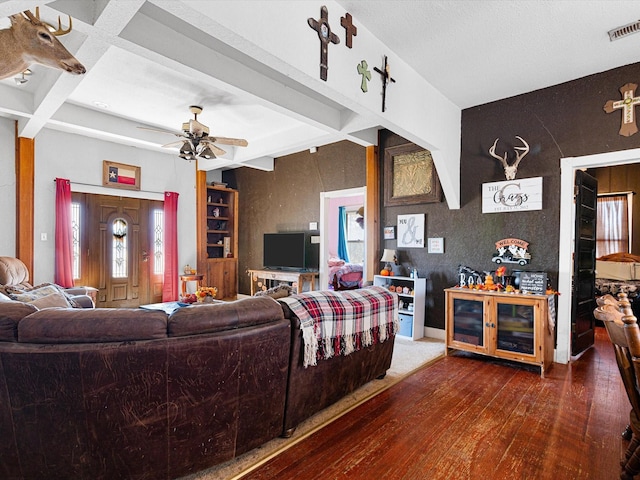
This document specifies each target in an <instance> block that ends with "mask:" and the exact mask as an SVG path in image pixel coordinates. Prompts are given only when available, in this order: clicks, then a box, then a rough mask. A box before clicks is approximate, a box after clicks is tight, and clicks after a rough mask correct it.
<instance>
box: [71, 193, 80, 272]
mask: <svg viewBox="0 0 640 480" xmlns="http://www.w3.org/2000/svg"><path fill="white" fill-rule="evenodd" d="M71 242H72V245H71V248H72V252H73V279H74V280H77V279H78V278H80V266H81V265H80V203H78V202H72V203H71Z"/></svg>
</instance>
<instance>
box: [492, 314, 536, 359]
mask: <svg viewBox="0 0 640 480" xmlns="http://www.w3.org/2000/svg"><path fill="white" fill-rule="evenodd" d="M533 322H534V313H533V306H532V305H514V304H511V303H498V345H497V346H498V349H499V350H506V351H509V352H516V353H524V354H527V355H533Z"/></svg>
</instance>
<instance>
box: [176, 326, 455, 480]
mask: <svg viewBox="0 0 640 480" xmlns="http://www.w3.org/2000/svg"><path fill="white" fill-rule="evenodd" d="M395 342H396V343H395V346H394V348H393V358H392V360H391V368H390V369H389V370H387V375H386V376H385V378H383V379H382V380H373V381H371V382H369V383H367V384H366V385H363V386H362V387H360V388H359V389H358V390H356V391H355V392H353V393H352V394H350V395H348V396H346V397H344V398H343V399H342V400H340V401H339V402H337V403H335V404H333V405H332V406H330V407H328V408H326V409H324V410H322V411H320V412H318V413H316V414H315V415H314V416H312V417H311V418H309V419H307V420H305V421H304V422H302V423H301V424H300V425H299V426H298V428H296V431H295V432H294V434H293V436H292V437H291V438H276V439H273V440H271V441H270V442H267V443H265V444H264V445H262V446H260V447H258V448H255V449H253V450H251V451H250V452H247V453H245V454H244V455H241V456H239V457H237V458H235V459H233V460H230V461H228V462H226V463H223V464H220V465H217V466H215V467H212V468H209V469H207V470H203V471H201V472H198V473H195V474H193V475H188V476H186V477H182V480H232V479H239V478H241V477H242V476H243V475H245V474H247V473H248V472H250V471H251V470H253V469H255V468H257V467H258V466H260V465H262V464H263V463H265V462H266V461H268V460H269V459H271V458H273V457H274V456H276V455H278V454H279V453H281V452H283V451H284V450H286V449H287V448H290V447H292V446H293V445H295V444H296V443H298V442H300V441H301V440H303V439H305V438H306V437H308V436H309V435H311V434H313V433H314V432H316V431H318V430H319V429H321V428H322V427H324V426H326V425H327V424H329V423H331V422H332V421H334V420H336V419H337V418H339V417H341V416H342V415H344V414H345V413H347V412H349V411H351V410H353V409H354V408H356V407H357V406H358V405H360V404H362V403H364V402H366V401H367V400H368V399H370V398H372V397H374V396H375V395H377V394H378V393H380V392H382V391H384V390H386V389H387V388H389V387H391V386H392V385H394V384H396V383H398V382H399V381H400V380H402V379H403V378H405V377H407V376H408V375H411V374H412V373H413V372H415V371H416V370H418V369H420V368H423V367H425V366H426V365H429V364H430V363H432V362H433V361H435V360H437V359H439V358H441V357H443V356H444V342H443V341H442V340H437V339H433V338H422V339H420V340H416V341H411V340H407V339H404V338H400V337H396V339H395Z"/></svg>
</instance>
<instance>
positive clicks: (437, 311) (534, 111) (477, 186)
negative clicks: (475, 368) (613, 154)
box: [379, 64, 640, 328]
mask: <svg viewBox="0 0 640 480" xmlns="http://www.w3.org/2000/svg"><path fill="white" fill-rule="evenodd" d="M628 82H634V83H640V64H633V65H628V66H625V67H621V68H617V69H614V70H610V71H607V72H603V73H599V74H596V75H591V76H588V77H584V78H582V79H578V80H574V81H571V82H567V83H563V84H560V85H556V86H553V87H549V88H546V89H543V90H537V91H534V92H530V93H527V94H524V95H519V96H517V97H512V98H508V99H504V100H500V101H496V102H492V103H489V104H485V105H481V106H477V107H473V108H468V109H466V110H463V112H462V138H461V159H460V190H461V208H460V210H449V209H448V208H447V206H446V203H444V202H443V203H440V204H424V205H416V206H406V207H393V208H386V209H383V213H382V216H383V218H382V226H385V225H395V224H396V216H397V215H398V214H400V213H421V212H424V213H425V214H426V223H425V230H426V232H425V236H426V237H444V239H445V240H444V245H445V253H444V254H428V253H426V249H421V250H417V249H414V250H411V249H408V250H405V251H403V252H401V253H400V259H401V261H402V262H403V263H409V264H412V265H415V266H416V267H417V268H418V272H419V274H420V275H421V276H423V275H425V274H426V277H427V279H428V281H427V312H426V324H427V326H431V327H436V328H444V318H445V308H444V294H443V289H444V288H447V287H450V286H452V285H455V284H456V281H457V278H456V271H457V266H458V265H459V264H464V265H468V266H470V267H472V268H474V269H477V270H494V269H495V265H494V264H493V263H492V262H491V256H492V254H493V252H494V251H495V246H494V243H495V242H496V241H497V240H500V239H503V238H507V237H516V238H521V239H523V240H526V241H528V242H530V246H529V251H530V253H531V255H532V262H531V265H529V266H528V267H527V269H529V270H543V271H546V272H547V273H548V274H549V276H550V278H551V280H552V284H553V286H554V287H557V281H558V242H559V233H558V232H559V221H560V210H559V203H560V159H561V158H563V157H577V156H582V155H590V154H596V153H604V152H609V151H616V150H626V149H630V148H638V147H640V133H638V134H635V135H633V136H631V137H623V136H620V135H619V134H618V130H619V129H620V120H621V113H620V112H619V111H617V112H614V113H611V114H606V113H605V112H604V111H603V109H602V107H603V105H604V104H605V103H606V102H607V100H610V99H613V100H618V99H620V92H619V88H620V87H621V86H622V85H624V84H625V83H628ZM636 113H639V112H636ZM639 126H640V125H639ZM516 135H519V136H521V137H523V138H524V139H525V140H526V141H527V142H528V143H529V145H530V146H531V151H530V153H529V154H528V155H527V156H526V157H525V158H524V159H523V160H522V162H521V163H520V166H519V168H518V175H517V177H516V178H528V177H543V197H544V199H543V209H542V210H539V211H533V212H523V213H504V214H495V213H494V214H482V199H481V192H482V184H483V183H487V182H496V181H502V180H505V177H504V172H503V170H502V167H501V165H500V164H499V162H498V161H497V160H495V159H494V158H492V157H490V156H489V154H488V153H487V152H488V150H489V148H490V147H491V145H492V144H493V142H494V140H495V139H496V138H500V143H501V145H503V146H504V145H511V146H513V145H514V144H515V143H516V142H517V140H516V139H515V136H516ZM380 138H381V142H380V145H379V152H380V157H381V158H382V157H383V155H384V149H385V148H386V147H388V146H392V145H398V144H401V143H403V142H404V139H402V138H400V137H398V136H397V135H394V134H391V133H389V132H386V133H384V134H382V135H381V137H380ZM383 244H386V245H385V246H386V247H387V248H389V247H392V246H395V241H386V242H383ZM509 270H511V268H510V269H509ZM561 293H562V292H561ZM565 293H566V294H569V292H565Z"/></svg>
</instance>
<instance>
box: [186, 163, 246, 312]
mask: <svg viewBox="0 0 640 480" xmlns="http://www.w3.org/2000/svg"><path fill="white" fill-rule="evenodd" d="M196 180H197V189H196V190H197V201H196V210H197V230H198V242H197V252H198V273H201V274H203V275H204V278H203V280H202V284H203V285H205V286H208V287H216V288H217V289H218V296H217V298H218V299H227V300H228V299H235V298H236V297H237V295H238V191H237V190H234V189H231V188H226V187H221V186H211V185H207V181H206V172H203V171H198V172H197V174H196Z"/></svg>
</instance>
